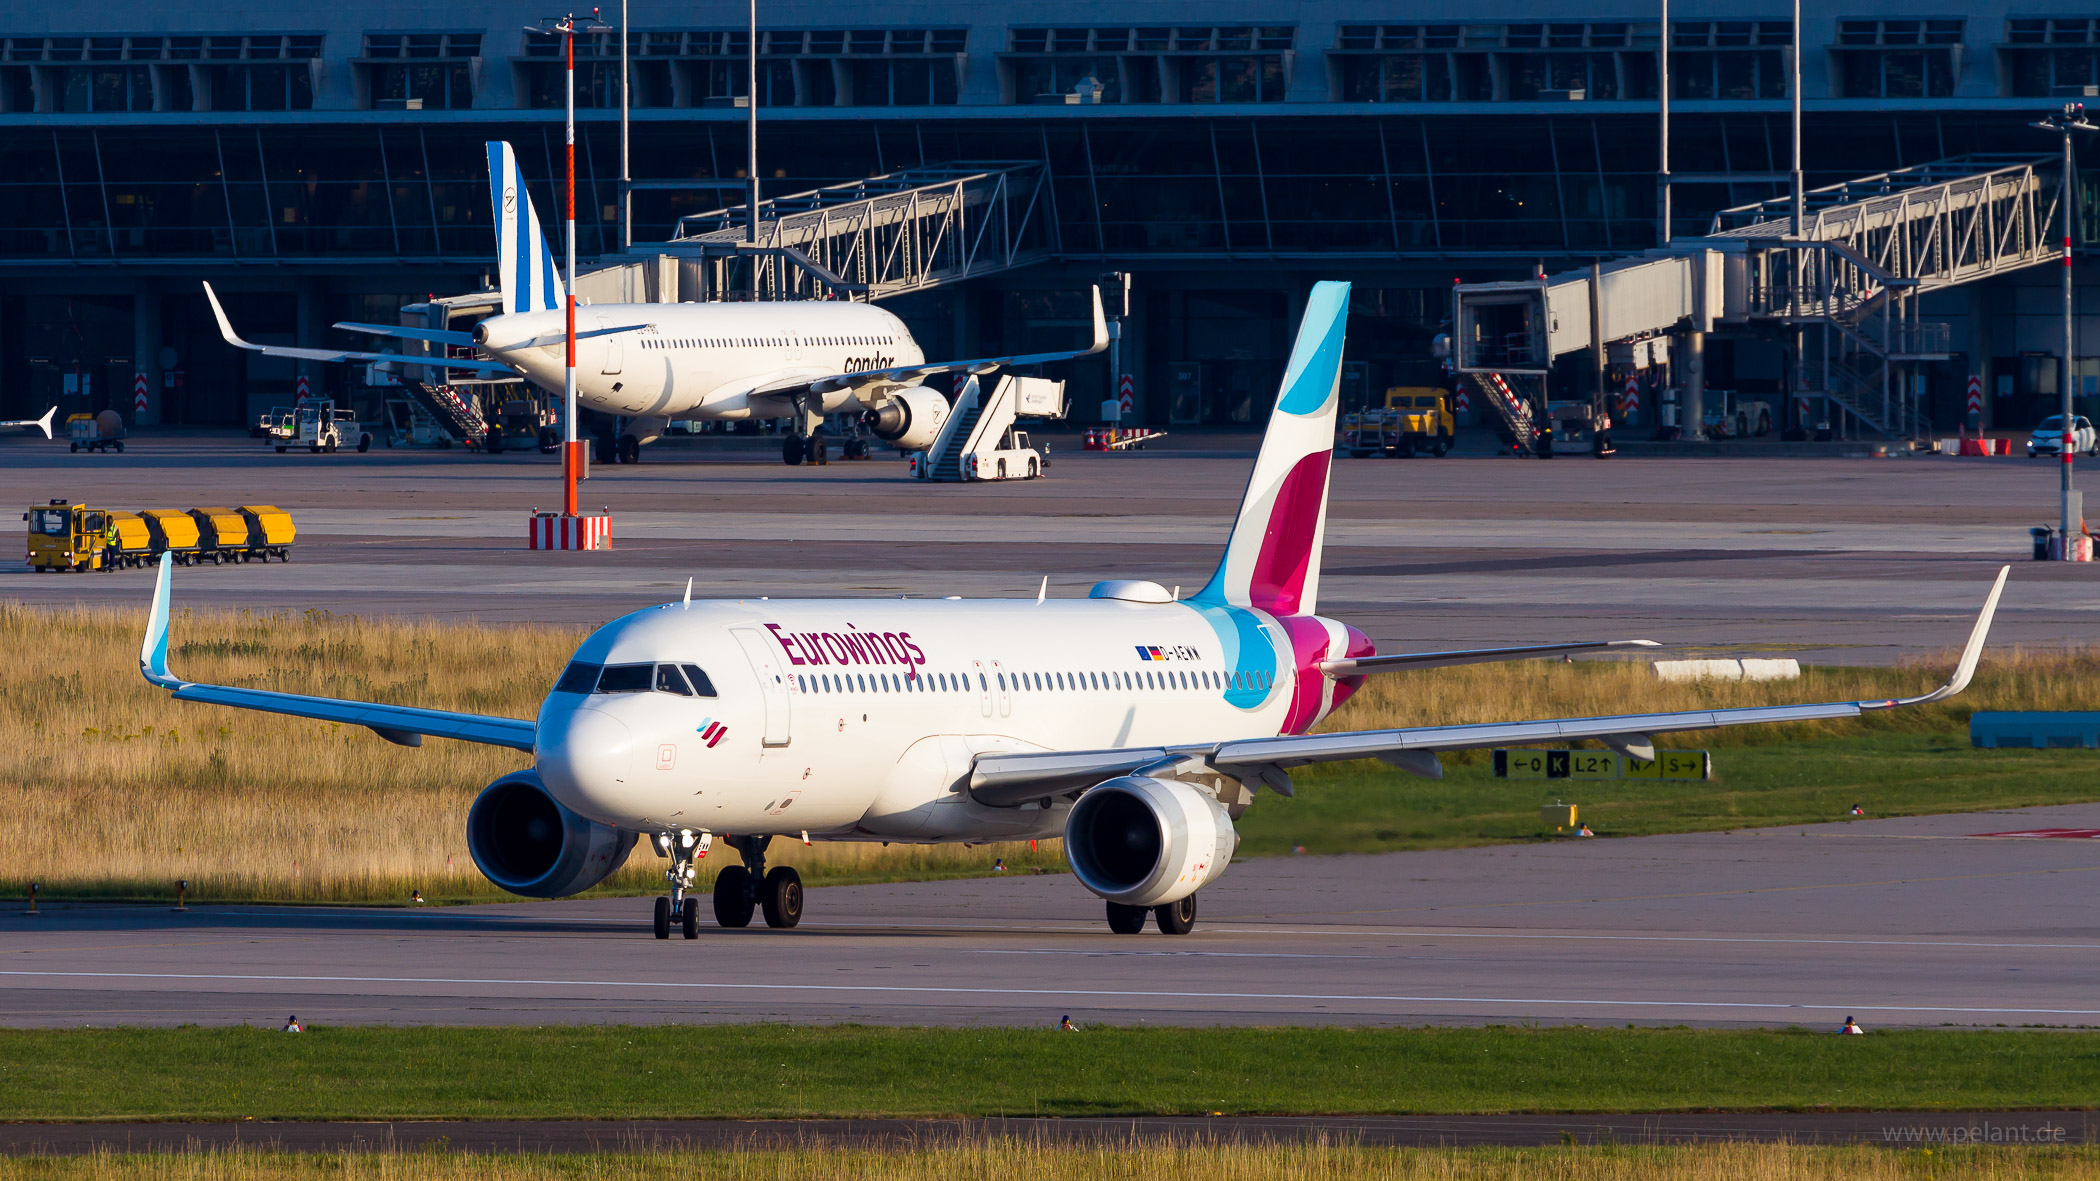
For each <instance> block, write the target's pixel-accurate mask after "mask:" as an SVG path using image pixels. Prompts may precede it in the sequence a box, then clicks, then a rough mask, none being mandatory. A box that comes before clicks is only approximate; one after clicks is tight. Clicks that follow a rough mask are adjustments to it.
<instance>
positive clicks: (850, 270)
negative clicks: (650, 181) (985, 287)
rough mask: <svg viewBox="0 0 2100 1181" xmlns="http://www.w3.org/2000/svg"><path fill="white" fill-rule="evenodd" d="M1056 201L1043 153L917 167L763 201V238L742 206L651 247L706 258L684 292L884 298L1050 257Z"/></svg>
mask: <svg viewBox="0 0 2100 1181" xmlns="http://www.w3.org/2000/svg"><path fill="white" fill-rule="evenodd" d="M1049 203H1050V195H1049V185H1048V182H1047V180H1046V174H1045V170H1044V168H1043V166H1042V165H1040V164H1035V163H1018V164H1016V163H1000V164H987V165H982V166H969V165H964V166H950V167H931V168H914V169H907V170H904V171H902V172H893V173H889V174H886V175H883V176H876V177H870V178H868V179H866V180H859V181H853V182H850V183H848V184H840V185H831V186H828V187H825V188H821V189H813V190H810V191H808V192H803V193H794V194H790V195H787V196H782V197H775V198H772V199H770V200H763V201H760V202H759V222H758V232H757V239H756V241H755V242H754V241H751V240H750V232H749V230H748V228H747V226H746V224H745V223H746V220H747V217H748V214H747V212H746V210H747V209H748V207H747V206H734V207H729V208H723V209H716V210H713V211H710V212H707V213H701V214H694V215H691V216H688V217H684V218H681V219H680V220H679V223H678V231H677V233H676V235H675V236H673V237H672V239H671V240H670V241H669V242H667V243H665V244H663V245H662V246H656V247H650V248H648V249H649V251H650V252H652V253H661V254H665V255H669V256H672V257H675V258H678V259H680V260H681V261H692V262H698V263H699V264H701V265H700V266H699V267H697V268H696V269H697V271H698V274H699V276H700V279H701V284H702V288H701V290H699V291H697V292H695V291H688V290H684V284H683V282H682V283H681V292H680V295H681V297H682V298H687V299H692V298H699V299H727V298H738V297H748V296H749V295H750V293H751V292H752V290H753V286H754V282H755V284H756V289H757V297H758V298H760V299H857V300H874V299H883V298H887V297H889V296H894V295H903V294H905V293H907V292H912V291H922V290H925V289H926V288H929V287H935V286H938V285H940V284H943V283H954V282H959V281H961V280H964V279H971V278H976V277H978V276H981V275H990V274H996V273H998V272H1000V271H1006V270H1012V269H1014V268H1015V267H1022V266H1027V265H1029V264H1031V263H1035V262H1040V261H1043V260H1045V259H1048V258H1050V257H1051V256H1052V255H1053V254H1054V253H1055V252H1056V233H1057V231H1056V224H1055V220H1054V218H1053V217H1052V215H1051V212H1050V210H1049V208H1048V206H1049ZM754 272H755V274H754ZM687 273H688V274H690V273H692V272H690V271H688V272H687Z"/></svg>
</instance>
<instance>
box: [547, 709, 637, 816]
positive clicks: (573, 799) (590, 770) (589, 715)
mask: <svg viewBox="0 0 2100 1181" xmlns="http://www.w3.org/2000/svg"><path fill="white" fill-rule="evenodd" d="M536 745H537V750H536V751H535V752H534V753H535V755H536V756H537V758H538V761H539V771H540V782H541V783H543V784H545V785H546V787H547V790H548V791H550V792H553V793H554V798H555V799H558V800H560V801H561V802H562V803H564V804H566V805H568V806H569V807H570V808H573V809H575V810H576V811H578V812H581V813H583V814H584V815H586V816H603V815H606V814H608V813H616V812H619V811H621V806H620V803H621V801H622V800H624V799H625V797H626V796H627V795H628V794H629V791H630V789H631V787H632V785H633V780H634V774H633V767H634V731H632V730H630V729H629V728H628V726H627V723H626V722H623V721H621V720H620V719H619V718H617V717H614V716H613V715H612V714H611V713H608V712H607V711H605V710H602V709H591V708H583V709H577V710H573V711H571V712H570V713H569V715H568V716H567V717H565V718H562V719H560V720H559V721H557V722H556V723H555V724H554V725H552V726H544V727H542V728H541V731H540V738H539V741H538V743H537V744H536Z"/></svg>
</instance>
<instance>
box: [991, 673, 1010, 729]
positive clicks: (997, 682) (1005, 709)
mask: <svg viewBox="0 0 2100 1181" xmlns="http://www.w3.org/2000/svg"><path fill="white" fill-rule="evenodd" d="M992 689H993V691H994V692H996V693H998V694H999V716H1000V717H1002V718H1003V717H1006V716H1008V715H1010V714H1012V713H1013V712H1014V699H1013V695H1012V694H1011V693H1009V692H1007V685H1006V668H1005V666H1003V665H1001V664H1000V663H999V662H998V661H996V660H994V661H992Z"/></svg>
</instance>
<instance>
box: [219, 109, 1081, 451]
mask: <svg viewBox="0 0 2100 1181" xmlns="http://www.w3.org/2000/svg"><path fill="white" fill-rule="evenodd" d="M487 148H488V165H489V203H490V206H491V208H492V209H493V211H494V213H495V218H494V220H495V226H496V275H497V289H498V291H499V292H500V293H501V296H502V309H503V310H502V311H501V312H499V313H498V314H496V315H493V316H490V317H489V318H488V319H486V320H483V321H481V322H480V323H479V324H476V325H475V326H474V330H473V331H472V332H471V333H467V332H448V331H437V330H431V329H424V328H408V327H396V326H392V325H385V324H358V323H348V322H346V323H340V324H337V325H336V327H337V328H341V329H345V330H347V331H354V332H363V333H367V334H370V335H376V336H386V337H393V338H396V339H401V340H414V341H422V342H425V343H427V344H430V345H435V346H439V347H438V349H437V352H436V354H434V355H432V356H416V355H404V354H401V353H368V352H356V351H352V350H345V349H315V348H294V347H290V346H286V345H265V344H256V343H254V342H252V341H248V340H243V339H242V338H241V336H240V335H239V334H238V333H236V332H235V331H234V330H233V323H232V321H231V320H229V319H227V316H226V312H225V310H224V309H222V308H221V307H220V306H219V297H218V294H217V293H216V292H214V291H213V290H212V288H211V284H209V283H206V284H205V285H204V294H205V296H206V297H207V298H208V299H209V300H210V301H211V309H212V314H213V315H214V316H216V317H217V318H218V322H219V335H221V336H223V337H224V338H225V339H226V343H227V344H230V345H232V346H233V347H235V348H237V349H246V350H249V351H251V352H257V353H264V354H267V355H269V356H273V357H292V358H296V359H299V360H307V361H384V362H388V363H392V364H397V365H408V366H423V367H425V368H426V369H429V370H433V371H434V370H439V369H470V370H477V371H479V372H482V373H487V374H501V375H504V376H517V377H523V378H525V379H526V380H528V381H530V382H532V383H534V384H535V385H538V386H540V387H541V388H543V389H548V390H560V389H562V383H563V372H564V365H565V356H564V344H565V341H566V335H565V324H564V319H565V316H566V310H565V301H566V300H567V298H568V287H567V285H566V284H565V283H564V282H563V280H562V277H561V275H560V274H559V273H558V272H557V271H556V270H555V267H554V254H553V252H552V251H551V250H549V249H548V247H547V238H546V235H545V233H544V232H543V231H542V229H541V226H540V220H539V216H538V215H537V214H536V213H535V212H534V211H533V208H532V196H531V194H529V193H528V192H526V189H525V185H524V181H523V179H522V177H521V175H520V173H519V171H518V161H517V156H516V154H515V153H514V152H512V151H511V146H510V145H509V144H507V143H504V142H502V141H500V140H497V141H492V142H490V143H489V144H488V145H487ZM1092 328H1093V335H1092V338H1091V339H1090V340H1089V341H1088V343H1087V345H1086V346H1085V347H1084V348H1078V349H1063V350H1058V351H1053V352H1046V353H1024V354H1016V355H1012V356H1001V357H971V358H965V359H961V360H951V361H928V360H927V359H926V354H925V353H924V352H923V351H922V350H921V349H920V348H919V345H918V342H916V341H914V340H913V339H912V335H911V330H910V329H908V328H906V327H905V326H904V321H902V320H899V319H898V318H897V317H896V316H894V315H892V314H890V312H889V311H888V310H886V309H884V308H879V307H876V306H875V305H873V304H867V303H851V302H824V301H814V300H801V301H788V302H773V303H639V304H587V305H583V306H580V307H579V308H578V309H577V334H576V337H577V354H576V383H577V384H576V397H577V399H578V404H579V405H581V406H582V407H583V408H584V409H587V410H595V411H598V412H599V413H601V414H606V415H611V416H615V417H617V418H621V419H624V420H626V426H625V428H624V429H623V431H622V433H621V435H620V437H619V440H618V442H617V443H616V444H614V447H613V454H612V455H611V456H609V457H608V458H611V459H614V460H617V461H618V462H621V463H633V462H636V461H637V460H639V459H640V458H641V447H642V444H644V443H647V442H649V441H650V440H652V439H655V438H656V437H657V436H658V435H660V434H662V433H663V431H664V428H665V427H667V426H668V425H669V424H670V422H671V420H672V419H674V418H677V419H702V420H706V419H716V420H736V419H746V418H780V419H787V420H788V422H789V425H790V426H792V427H793V430H791V431H789V432H786V433H785V434H784V436H783V438H782V440H781V458H782V459H783V460H785V461H786V462H788V463H791V464H798V463H801V462H803V461H804V460H805V459H808V460H818V459H821V458H822V452H823V448H824V441H823V438H822V424H823V421H824V417H825V416H826V415H829V414H836V413H839V412H841V411H844V410H850V409H856V408H857V409H860V410H862V411H864V412H865V413H866V415H867V421H868V425H869V427H870V429H871V430H872V431H873V432H874V434H875V436H876V437H877V438H879V439H882V440H883V441H885V442H888V443H892V444H895V445H896V446H897V447H899V448H901V449H903V450H905V451H917V450H923V449H924V448H926V447H929V446H931V445H932V444H933V441H934V439H935V437H936V436H937V434H938V432H939V428H940V424H941V421H942V420H943V419H945V418H946V417H947V410H948V402H947V399H946V398H944V397H942V396H941V394H940V393H939V392H937V391H935V390H934V389H932V388H930V387H928V386H926V385H924V384H922V383H924V382H925V381H926V379H927V378H929V377H932V376H933V375H935V374H937V373H975V374H987V373H992V372H994V371H996V370H1000V369H1009V368H1013V367H1015V366H1020V365H1042V364H1050V363H1053V362H1058V361H1070V360H1072V359H1074V358H1077V357H1086V356H1091V355H1093V354H1095V353H1098V352H1101V351H1102V350H1103V349H1106V348H1107V347H1108V318H1107V316H1106V315H1105V314H1104V313H1103V310H1102V306H1101V291H1100V289H1099V288H1095V289H1094V291H1093V316H1092ZM447 346H449V349H448V347H447ZM467 346H472V347H473V348H474V349H476V350H478V354H477V355H476V356H474V357H471V358H468V357H450V356H445V355H444V354H445V353H446V352H448V351H450V350H457V349H463V348H466V347H467Z"/></svg>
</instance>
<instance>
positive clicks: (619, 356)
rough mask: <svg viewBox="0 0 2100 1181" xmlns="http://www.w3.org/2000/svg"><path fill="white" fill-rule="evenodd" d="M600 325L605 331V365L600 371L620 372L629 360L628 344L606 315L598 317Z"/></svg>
mask: <svg viewBox="0 0 2100 1181" xmlns="http://www.w3.org/2000/svg"><path fill="white" fill-rule="evenodd" d="M598 327H599V328H600V329H602V330H604V332H605V366H604V368H602V369H600V370H599V372H600V373H618V372H619V371H620V369H621V367H622V366H623V365H625V364H626V362H627V345H626V344H625V342H623V341H622V340H621V339H620V337H619V335H618V334H617V333H615V332H614V331H613V330H612V329H613V322H612V320H611V319H610V318H608V317H605V316H600V317H598Z"/></svg>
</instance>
